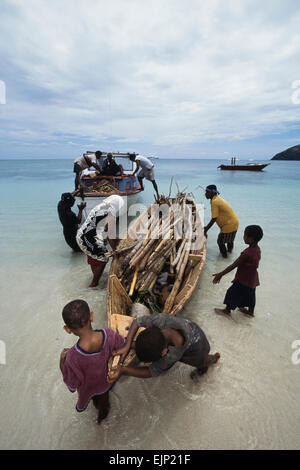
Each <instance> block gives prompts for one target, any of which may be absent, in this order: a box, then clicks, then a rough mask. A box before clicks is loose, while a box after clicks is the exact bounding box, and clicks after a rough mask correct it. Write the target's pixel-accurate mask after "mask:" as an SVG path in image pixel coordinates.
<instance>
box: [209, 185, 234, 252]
mask: <svg viewBox="0 0 300 470" xmlns="http://www.w3.org/2000/svg"><path fill="white" fill-rule="evenodd" d="M219 194H220V193H219V191H218V190H217V187H216V186H215V185H214V184H211V185H209V186H207V187H206V189H205V197H206V199H210V204H211V220H210V222H209V223H208V224H207V225H206V226H205V227H204V235H205V236H206V237H207V232H208V230H209V229H210V228H211V227H212V226H213V224H214V223H215V222H217V225H218V226H219V227H220V229H221V231H220V233H219V236H218V240H217V243H218V246H219V249H220V252H221V254H222V256H223V258H227V253H231V252H232V250H233V242H234V239H235V235H236V232H237V229H238V227H239V219H238V216H237V215H236V213H235V212H234V210H233V209H232V208H231V207H230V205H229V204H228V202H227V201H225V200H224V199H222V198H221V197H219ZM226 244H227V248H226Z"/></svg>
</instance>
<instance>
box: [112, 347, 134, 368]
mask: <svg viewBox="0 0 300 470" xmlns="http://www.w3.org/2000/svg"><path fill="white" fill-rule="evenodd" d="M129 349H130V346H129V347H128V346H126V345H125V346H122V348H119V349H116V350H115V351H112V353H111V355H112V356H121V358H120V364H123V362H124V360H125V358H126V356H127V354H128V352H129Z"/></svg>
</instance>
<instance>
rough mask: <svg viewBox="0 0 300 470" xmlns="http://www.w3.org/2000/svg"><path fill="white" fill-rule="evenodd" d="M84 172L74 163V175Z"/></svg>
mask: <svg viewBox="0 0 300 470" xmlns="http://www.w3.org/2000/svg"><path fill="white" fill-rule="evenodd" d="M81 171H82V168H81V166H80V165H78V163H74V168H73V173H80V172H81Z"/></svg>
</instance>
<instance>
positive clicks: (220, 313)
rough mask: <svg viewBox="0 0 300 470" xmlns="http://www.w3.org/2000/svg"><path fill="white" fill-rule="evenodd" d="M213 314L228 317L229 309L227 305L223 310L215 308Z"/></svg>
mask: <svg viewBox="0 0 300 470" xmlns="http://www.w3.org/2000/svg"><path fill="white" fill-rule="evenodd" d="M215 313H218V314H219V315H227V316H229V317H230V315H231V309H230V308H229V306H228V305H226V307H225V308H215Z"/></svg>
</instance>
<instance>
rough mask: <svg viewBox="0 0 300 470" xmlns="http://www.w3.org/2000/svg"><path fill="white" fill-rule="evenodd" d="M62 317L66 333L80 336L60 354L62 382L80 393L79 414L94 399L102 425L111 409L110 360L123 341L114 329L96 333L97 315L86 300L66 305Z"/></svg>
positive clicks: (104, 329)
mask: <svg viewBox="0 0 300 470" xmlns="http://www.w3.org/2000/svg"><path fill="white" fill-rule="evenodd" d="M62 317H63V320H64V322H65V326H64V329H65V331H66V332H67V333H69V334H72V333H73V334H74V335H75V336H78V337H79V340H78V342H77V343H76V344H75V345H74V346H73V347H72V348H64V349H63V350H62V352H61V354H60V363H59V365H60V370H61V373H62V375H63V381H64V383H65V384H66V386H67V387H68V388H69V390H70V391H71V392H75V391H77V393H78V401H77V404H76V410H77V411H78V412H81V411H84V410H85V409H86V408H87V406H88V404H89V402H90V400H91V399H92V400H93V403H94V406H95V408H96V409H98V419H97V421H98V423H99V424H100V423H101V421H102V420H103V419H105V418H106V417H107V415H108V412H109V408H110V405H109V392H110V389H111V388H112V385H111V384H109V383H108V382H107V373H108V361H109V358H110V356H111V353H112V351H113V350H114V349H115V348H119V347H121V346H122V345H123V343H124V339H123V338H122V337H121V336H120V335H119V334H118V333H116V332H115V331H114V330H112V329H111V328H102V329H101V330H94V329H93V328H92V322H93V319H94V313H93V312H91V311H90V308H89V306H88V304H87V303H86V302H85V301H84V300H80V299H76V300H73V301H71V302H69V303H68V304H67V305H65V307H64V308H63V311H62Z"/></svg>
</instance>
